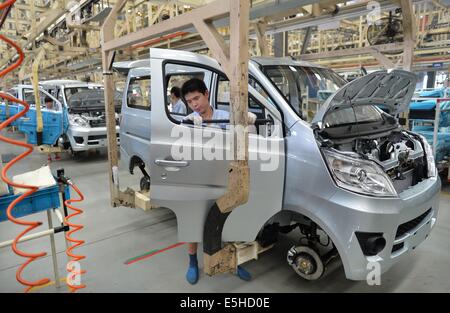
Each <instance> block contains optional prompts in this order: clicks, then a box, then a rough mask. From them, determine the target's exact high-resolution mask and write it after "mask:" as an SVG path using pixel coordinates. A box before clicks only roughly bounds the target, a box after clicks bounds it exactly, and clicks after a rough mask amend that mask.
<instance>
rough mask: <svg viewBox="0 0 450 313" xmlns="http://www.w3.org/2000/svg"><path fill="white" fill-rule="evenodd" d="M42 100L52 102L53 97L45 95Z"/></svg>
mask: <svg viewBox="0 0 450 313" xmlns="http://www.w3.org/2000/svg"><path fill="white" fill-rule="evenodd" d="M44 102H53V99H52V98H50V97H45V99H44Z"/></svg>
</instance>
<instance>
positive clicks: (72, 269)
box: [64, 180, 86, 292]
mask: <svg viewBox="0 0 450 313" xmlns="http://www.w3.org/2000/svg"><path fill="white" fill-rule="evenodd" d="M68 184H69V185H70V186H72V188H73V189H74V190H75V191H76V193H77V194H78V196H79V197H80V198H79V199H69V200H66V201H65V202H64V204H65V205H66V206H67V207H68V208H70V209H72V210H73V211H75V212H74V213H72V214H70V215H69V216H67V217H65V218H64V222H65V223H66V224H67V225H68V226H69V227H70V228H71V230H70V231H68V232H67V233H66V240H67V241H69V242H71V243H72V244H71V246H70V247H69V248H67V250H66V253H67V255H68V256H69V257H70V258H71V260H70V262H69V263H67V271H68V272H69V273H71V275H70V276H69V277H68V279H67V285H68V286H69V288H70V292H75V291H77V290H78V289H82V288H86V285H84V284H81V283H79V284H74V280H75V278H76V277H77V276H78V278H79V279H80V281H81V275H82V274H84V273H86V271H85V270H78V269H81V267H80V264H79V263H77V264H75V262H78V261H80V260H83V259H85V258H86V256H84V255H77V254H74V253H73V250H74V249H76V248H78V247H80V246H81V245H82V244H84V240H79V239H74V238H72V237H71V235H72V234H73V233H75V232H77V231H79V230H81V229H83V228H84V227H83V225H78V224H74V223H72V222H69V220H70V219H71V218H73V217H75V216H77V215H79V214H82V213H83V210H81V209H79V208H76V207H74V206H73V205H71V203H72V202H81V201H83V200H84V196H83V194H82V193H81V191H80V189H78V188H77V186H75V185H74V184H73V183H72V182H71V181H70V180H69V181H68Z"/></svg>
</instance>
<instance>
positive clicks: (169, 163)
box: [155, 159, 189, 167]
mask: <svg viewBox="0 0 450 313" xmlns="http://www.w3.org/2000/svg"><path fill="white" fill-rule="evenodd" d="M155 164H156V165H159V166H172V167H186V166H188V165H189V162H188V161H175V160H159V159H158V160H155Z"/></svg>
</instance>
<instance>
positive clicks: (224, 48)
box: [194, 20, 232, 77]
mask: <svg viewBox="0 0 450 313" xmlns="http://www.w3.org/2000/svg"><path fill="white" fill-rule="evenodd" d="M194 26H195V28H196V29H197V31H198V33H199V34H200V36H201V37H202V39H203V41H204V42H205V43H206V44H207V46H208V48H209V49H210V51H211V52H212V54H213V55H214V56H215V58H216V60H217V61H218V62H219V63H220V65H221V67H222V69H223V70H224V72H225V73H226V74H227V76H228V77H230V76H231V75H232V73H231V71H230V68H229V62H230V51H229V50H230V48H229V46H228V44H227V43H226V42H225V40H224V39H223V37H222V35H221V34H219V33H218V32H217V29H216V28H215V27H214V25H213V24H212V23H211V22H205V21H204V20H196V21H194Z"/></svg>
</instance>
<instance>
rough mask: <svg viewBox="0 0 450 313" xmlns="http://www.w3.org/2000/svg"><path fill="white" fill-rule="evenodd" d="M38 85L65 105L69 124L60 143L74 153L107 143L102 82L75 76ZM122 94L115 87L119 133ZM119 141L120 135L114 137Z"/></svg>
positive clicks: (104, 145) (117, 128)
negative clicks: (81, 79)
mask: <svg viewBox="0 0 450 313" xmlns="http://www.w3.org/2000/svg"><path fill="white" fill-rule="evenodd" d="M39 85H40V87H41V88H43V89H44V90H46V91H47V92H49V93H50V94H52V95H53V96H54V97H55V98H57V99H58V101H60V102H61V103H62V104H63V106H64V108H66V109H67V113H68V120H69V127H68V130H67V132H66V133H64V134H62V136H61V138H60V139H59V144H60V145H62V147H63V148H64V149H69V150H70V151H71V152H72V153H73V154H76V153H78V152H81V151H88V150H90V149H97V148H102V147H106V145H107V140H106V119H105V109H104V95H103V86H102V85H100V84H93V83H86V82H81V81H76V80H48V81H41V82H40V83H39ZM120 100H121V94H120V92H118V91H116V94H115V101H116V103H117V105H116V124H117V126H116V131H117V133H119V131H120V129H119V116H120V115H119V114H120ZM117 143H118V144H119V143H120V141H119V138H117Z"/></svg>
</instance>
